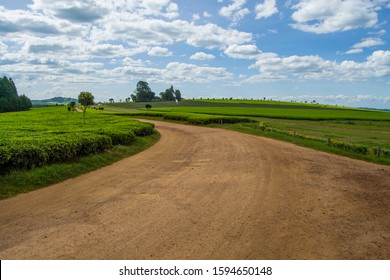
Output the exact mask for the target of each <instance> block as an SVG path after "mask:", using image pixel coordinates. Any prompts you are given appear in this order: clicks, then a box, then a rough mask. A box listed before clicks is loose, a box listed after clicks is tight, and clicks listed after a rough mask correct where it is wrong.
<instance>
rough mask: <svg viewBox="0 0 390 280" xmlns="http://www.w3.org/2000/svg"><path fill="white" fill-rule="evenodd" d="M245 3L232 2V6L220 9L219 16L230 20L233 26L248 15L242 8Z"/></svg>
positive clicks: (243, 0)
mask: <svg viewBox="0 0 390 280" xmlns="http://www.w3.org/2000/svg"><path fill="white" fill-rule="evenodd" d="M246 2H247V1H246V0H232V4H230V5H228V6H224V7H222V8H221V9H220V10H219V14H220V15H221V16H223V17H226V18H229V19H231V20H232V21H233V25H235V24H237V23H238V22H239V21H240V20H241V19H243V18H244V17H245V16H246V15H247V14H249V13H250V12H249V10H248V9H247V8H243V6H244V5H246Z"/></svg>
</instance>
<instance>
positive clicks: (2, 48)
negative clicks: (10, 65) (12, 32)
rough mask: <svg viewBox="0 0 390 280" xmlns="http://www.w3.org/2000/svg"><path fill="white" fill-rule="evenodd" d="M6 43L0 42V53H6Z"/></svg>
mask: <svg viewBox="0 0 390 280" xmlns="http://www.w3.org/2000/svg"><path fill="white" fill-rule="evenodd" d="M7 48H8V47H7V45H6V44H4V43H3V42H0V53H1V54H2V53H6V51H7Z"/></svg>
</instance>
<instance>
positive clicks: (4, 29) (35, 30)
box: [0, 8, 88, 36]
mask: <svg viewBox="0 0 390 280" xmlns="http://www.w3.org/2000/svg"><path fill="white" fill-rule="evenodd" d="M87 31H88V30H87V29H86V28H85V27H84V26H82V25H80V24H74V23H69V22H67V21H64V20H58V19H54V18H51V17H46V16H44V15H42V14H39V13H31V12H29V11H24V10H6V9H4V8H3V9H0V34H1V33H18V32H29V33H32V34H39V35H41V34H42V35H43V34H46V35H48V34H58V35H60V34H68V35H70V36H78V35H80V34H83V33H85V32H87Z"/></svg>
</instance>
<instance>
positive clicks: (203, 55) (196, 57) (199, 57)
mask: <svg viewBox="0 0 390 280" xmlns="http://www.w3.org/2000/svg"><path fill="white" fill-rule="evenodd" d="M214 58H215V56H214V55H212V54H207V53H204V52H197V53H195V54H193V55H192V56H191V57H190V59H193V60H212V59H214Z"/></svg>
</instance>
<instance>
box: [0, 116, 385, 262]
mask: <svg viewBox="0 0 390 280" xmlns="http://www.w3.org/2000/svg"><path fill="white" fill-rule="evenodd" d="M155 124H156V127H157V129H158V130H159V131H160V132H161V140H160V142H159V143H157V144H156V145H155V146H153V147H152V148H150V149H148V150H146V151H144V152H142V153H140V154H138V155H135V156H133V157H130V158H127V159H125V160H122V161H120V162H118V163H116V164H113V165H111V166H108V167H105V168H102V169H100V170H97V171H95V172H91V173H88V174H85V175H82V176H80V177H77V178H74V179H71V180H67V181H65V182H63V183H60V184H56V185H53V186H51V187H48V188H45V189H41V190H38V191H34V192H31V193H28V194H23V195H19V196H17V197H15V198H11V199H7V200H3V201H0V259H390V219H389V213H390V167H385V166H379V165H375V164H370V163H366V162H361V161H357V160H352V159H348V158H343V157H339V156H334V155H330V154H326V153H322V152H318V151H313V150H310V149H307V148H302V147H298V146H294V145H292V144H289V143H284V142H279V141H275V140H271V139H265V138H260V137H255V136H250V135H245V134H240V133H236V132H231V131H226V130H219V129H211V128H204V127H194V126H183V125H177V124H172V123H163V122H157V121H156V122H155Z"/></svg>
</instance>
